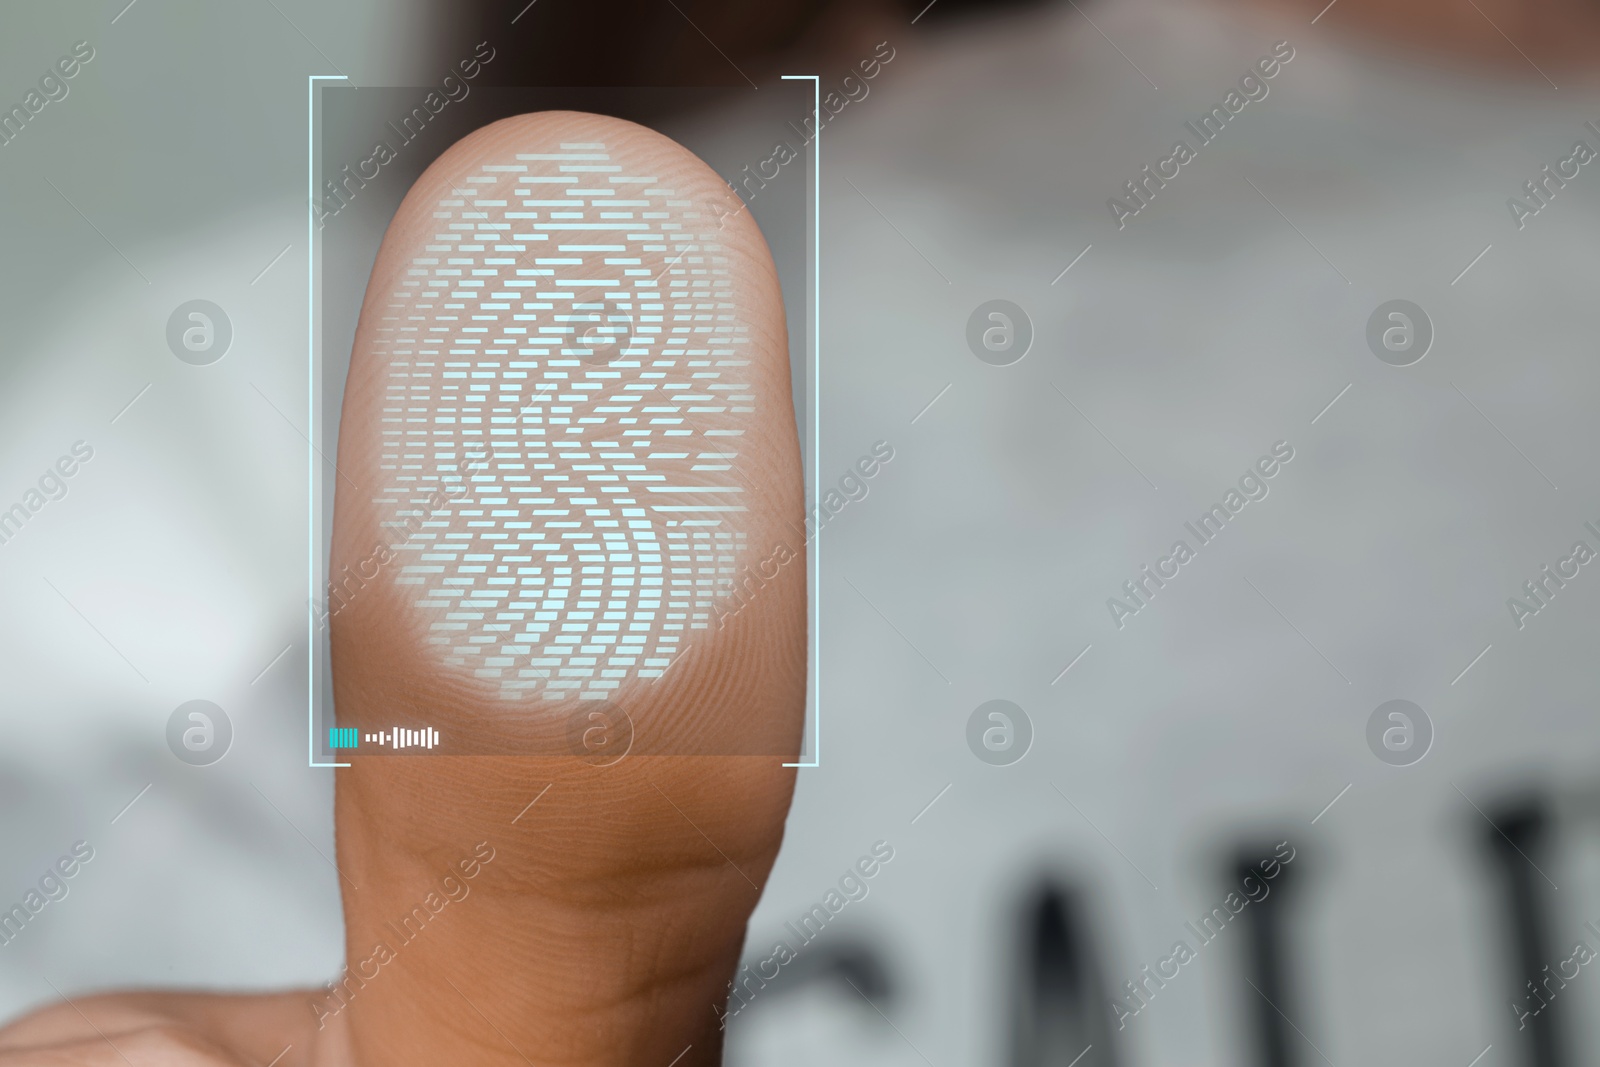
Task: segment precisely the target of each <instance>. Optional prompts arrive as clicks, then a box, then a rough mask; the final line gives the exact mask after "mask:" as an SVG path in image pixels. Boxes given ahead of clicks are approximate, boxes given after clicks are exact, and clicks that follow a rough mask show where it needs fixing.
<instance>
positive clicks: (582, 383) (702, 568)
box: [374, 142, 757, 701]
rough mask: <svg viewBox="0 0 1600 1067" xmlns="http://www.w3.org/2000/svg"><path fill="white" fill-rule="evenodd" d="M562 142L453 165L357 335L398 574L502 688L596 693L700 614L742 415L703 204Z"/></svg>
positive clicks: (714, 586)
mask: <svg viewBox="0 0 1600 1067" xmlns="http://www.w3.org/2000/svg"><path fill="white" fill-rule="evenodd" d="M558 148H559V150H557V151H547V152H539V153H517V154H515V155H510V156H509V157H507V158H502V159H499V160H495V161H491V162H486V163H484V164H483V165H482V166H480V167H479V168H478V170H477V172H476V173H470V174H464V175H461V176H459V177H456V178H454V179H452V180H448V188H447V189H446V190H445V191H444V192H443V194H442V195H441V196H440V198H439V199H438V201H437V202H436V204H435V207H434V211H433V222H434V229H433V233H432V240H431V242H429V243H427V244H426V245H425V246H424V252H423V253H422V254H420V255H417V256H414V257H413V258H412V259H411V261H410V264H409V267H408V269H407V270H406V272H405V274H404V276H403V277H402V278H401V279H400V280H399V283H398V285H399V287H398V288H396V289H395V290H393V291H392V293H391V294H390V302H389V303H388V305H387V306H386V307H385V308H384V310H383V314H382V319H381V322H380V323H379V324H378V329H377V331H376V333H375V336H374V343H375V345H376V346H377V349H376V351H377V354H378V356H379V358H380V359H383V360H386V361H387V364H388V374H389V379H388V385H387V386H386V390H385V400H384V406H383V428H382V432H383V447H382V460H381V463H382V473H383V476H384V478H383V486H382V489H381V491H380V492H378V494H377V495H376V497H375V498H374V502H375V503H376V504H377V505H378V506H379V507H380V509H381V512H380V513H381V514H384V515H386V516H389V520H388V523H387V525H388V528H389V530H390V537H389V540H390V543H391V544H392V546H393V548H394V550H395V554H396V556H397V561H396V563H395V565H394V566H395V568H396V570H395V572H394V573H395V575H396V578H395V581H396V582H397V583H398V584H399V587H400V588H401V589H402V590H405V591H406V592H407V596H408V597H411V598H413V599H412V603H413V604H414V605H415V606H416V607H417V608H418V609H421V610H423V611H425V612H426V617H427V618H428V619H429V620H430V621H429V627H430V629H429V637H428V639H429V641H430V642H431V643H432V645H433V646H434V647H435V648H436V649H437V651H438V652H439V653H440V654H441V655H442V656H443V658H444V660H445V662H447V663H449V664H451V665H454V666H460V667H464V668H468V669H470V670H471V671H472V673H473V674H475V675H476V676H477V677H478V678H480V679H483V680H484V681H485V683H486V684H488V685H491V686H493V687H495V688H496V689H497V690H498V694H499V696H500V697H502V698H504V699H506V700H512V701H516V700H539V701H550V700H579V699H604V698H607V697H609V696H611V695H613V693H614V692H615V690H617V688H618V687H619V686H620V685H621V684H622V683H623V682H624V681H626V680H629V679H645V680H649V679H653V678H657V677H659V676H660V675H661V674H662V672H663V671H664V670H665V669H666V668H667V667H668V666H669V665H670V664H671V663H672V661H673V659H674V657H675V656H677V655H678V654H679V653H680V652H681V651H683V650H685V649H687V647H688V645H689V641H690V640H691V636H692V632H693V631H696V630H707V629H709V628H710V626H711V623H712V619H713V612H712V604H713V602H714V601H715V599H716V598H717V597H718V596H719V595H725V594H726V593H727V592H729V591H730V590H731V589H732V585H733V574H734V568H735V562H736V559H737V558H738V557H739V556H740V555H741V553H742V550H743V548H744V534H743V532H742V529H740V526H741V525H742V524H740V523H739V522H738V521H737V520H736V516H737V515H738V513H741V512H743V511H745V504H744V500H743V491H742V488H741V487H740V485H739V484H738V483H737V481H736V479H735V477H734V475H733V472H734V471H735V470H736V469H737V465H738V462H739V456H740V452H739V445H740V441H741V438H742V436H743V434H744V427H746V426H748V425H750V424H751V420H752V419H753V418H754V417H755V416H756V414H757V413H756V410H755V408H754V406H753V396H752V394H751V389H750V386H749V381H748V375H747V373H746V372H747V368H748V367H749V365H750V357H749V353H748V348H747V346H748V345H749V344H750V343H751V342H750V339H749V336H748V326H747V325H746V324H745V323H744V322H742V321H741V319H740V314H739V311H738V309H737V308H735V307H734V305H733V295H732V288H731V282H730V278H729V274H728V264H727V261H726V258H725V257H724V255H723V250H722V248H721V246H720V245H719V244H718V237H717V234H718V219H717V217H716V216H715V215H714V214H713V213H712V212H711V211H710V210H708V209H706V208H705V207H704V206H703V205H701V204H699V203H696V202H691V200H690V199H688V198H686V197H681V196H679V195H678V194H677V193H676V192H675V191H674V190H673V189H671V188H667V187H664V186H663V184H662V183H661V182H660V181H659V180H658V179H657V178H656V177H655V176H653V175H650V174H638V173H632V172H631V171H630V168H629V167H628V166H626V165H624V164H623V163H620V162H616V161H614V160H613V159H612V154H611V152H610V151H608V149H607V147H606V145H605V144H603V143H598V142H573V143H562V144H560V145H559V146H558Z"/></svg>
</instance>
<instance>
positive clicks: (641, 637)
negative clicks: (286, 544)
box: [311, 112, 805, 1067]
mask: <svg viewBox="0 0 1600 1067" xmlns="http://www.w3.org/2000/svg"><path fill="white" fill-rule="evenodd" d="M741 206H742V205H741V204H740V201H739V200H738V198H737V197H735V196H734V195H733V194H732V192H731V191H730V190H729V188H728V186H727V185H726V183H724V182H723V181H722V180H721V179H720V178H718V177H717V175H716V174H715V173H713V172H712V171H711V170H710V169H709V168H707V167H706V166H705V165H704V164H703V163H701V162H700V161H699V160H698V159H696V158H695V157H694V156H692V155H691V154H690V153H689V152H687V151H686V150H684V149H683V148H681V147H680V146H678V145H677V144H675V143H673V142H672V141H669V140H668V139H666V138H664V137H662V136H660V135H658V134H655V133H653V132H651V131H649V130H646V129H644V128H643V127H639V126H636V125H633V124H631V123H627V122H623V121H620V120H617V119H612V118H606V117H601V116H595V115H586V114H579V113H574V112H549V113H541V114H533V115H522V116H518V117H516V118H511V119H506V120H504V121H501V122H497V123H495V124H493V125H491V126H488V127H485V128H484V129H481V130H479V131H477V132H476V133H474V134H472V135H471V136H469V137H467V138H465V139H464V140H462V141H460V142H459V143H457V144H456V145H455V146H453V147H452V148H451V149H450V150H449V151H447V152H446V153H445V154H444V155H443V156H442V157H440V158H439V160H437V161H436V162H435V163H434V164H433V165H432V166H431V167H430V168H429V169H428V170H427V171H426V172H425V173H424V174H423V176H422V177H421V178H420V179H419V180H418V181H417V183H416V185H415V186H413V188H412V189H411V191H410V193H409V194H408V195H407V197H406V198H405V201H404V202H403V203H402V205H401V207H400V209H399V212H398V214H397V215H396V217H395V219H394V221H393V223H392V224H391V225H390V228H389V231H388V233H387V235H386V236H385V239H384V242H383V246H382V249H381V251H380V253H379V255H378V258H377V261H376V263H375V265H374V268H373V272H372V277H371V280H370V282H369V284H368V290H367V296H366V300H365V303H364V305H363V307H362V313H361V321H360V326H359V329H358V331H357V335H356V342H355V349H354V352H353V354H352V359H351V367H350V374H349V378H348V381H347V384H346V389H345V397H344V410H343V414H342V421H341V427H340V439H339V467H340V470H341V472H342V474H343V477H341V478H340V479H339V486H338V496H337V500H336V504H335V519H334V536H333V555H332V560H331V567H330V573H331V574H332V575H334V581H333V583H332V584H333V589H332V590H331V593H332V594H333V595H332V597H331V598H330V600H331V604H332V610H333V612H334V615H333V619H332V645H333V671H334V693H335V703H336V707H337V713H338V718H339V723H340V725H341V726H342V727H345V728H353V729H354V730H355V731H356V735H357V744H356V746H355V747H354V749H351V750H348V751H342V752H341V755H342V756H343V757H345V758H347V759H348V762H350V763H351V766H350V767H349V768H348V769H345V770H341V771H339V772H338V774H339V777H338V779H337V790H336V795H337V799H336V817H337V833H338V855H339V866H340V870H341V873H342V875H343V876H344V877H343V879H342V884H343V888H344V897H345V917H346V926H347V935H346V954H347V958H346V969H345V971H344V972H342V973H341V974H340V975H339V976H338V978H337V979H336V980H335V982H333V983H332V984H331V985H330V987H329V988H328V989H327V990H326V991H325V993H324V995H322V996H319V997H318V998H316V1000H315V1001H314V1002H313V1004H312V1005H311V1010H312V1011H313V1012H315V1013H316V1015H317V1018H318V1021H319V1025H320V1026H321V1027H322V1028H323V1029H324V1031H325V1032H326V1033H328V1034H330V1035H335V1036H332V1037H330V1038H329V1040H330V1041H336V1042H338V1043H340V1044H344V1045H347V1046H348V1054H349V1055H350V1056H351V1057H352V1058H353V1059H354V1060H355V1061H356V1062H359V1063H363V1064H379V1063H381V1064H386V1065H387V1064H397V1065H404V1064H411V1063H416V1064H435V1063H441V1062H468V1061H470V1062H474V1063H484V1064H496V1063H502V1062H504V1063H508V1064H510V1063H522V1062H526V1061H528V1059H529V1057H537V1058H538V1059H539V1060H540V1061H541V1062H542V1061H556V1062H571V1063H585V1064H609V1063H618V1064H621V1063H630V1064H636V1063H641V1062H643V1063H648V1062H653V1061H655V1060H657V1059H659V1061H660V1062H661V1063H663V1064H664V1063H667V1062H668V1061H670V1060H671V1059H672V1057H673V1056H674V1055H677V1054H678V1053H679V1052H680V1051H683V1050H684V1049H685V1047H686V1046H687V1047H688V1048H689V1049H690V1052H689V1054H688V1055H686V1056H685V1057H684V1059H683V1060H682V1061H681V1063H682V1064H684V1065H685V1067H687V1065H689V1064H694V1063H715V1062H718V1057H719V1048H720V1040H719V1039H720V1033H719V1027H718V1013H719V1011H720V1010H721V1005H722V1003H723V1000H724V998H725V995H726V993H725V991H726V985H727V982H728V980H729V978H730V977H731V975H732V972H733V969H734V967H735V966H736V962H737V959H738V955H739V950H740V946H741V944H742V940H743V935H744V924H745V921H746V920H747V919H748V917H749V914H750V911H751V909H752V908H753V907H754V906H755V903H756V899H757V897H758V896H759V893H760V887H761V885H762V884H763V882H764V880H765V877H766V875H767V872H768V870H769V869H770V867H771V864H772V861H773V859H774V857H775V855H776V853H777V848H778V844H779V841H780V839H781V836H782V825H783V819H784V816H785V814H786V812H787V810H788V805H789V798H790V795H791V792H792V788H793V773H792V771H788V770H785V769H784V768H783V766H782V762H783V761H784V760H786V759H793V758H794V753H795V750H796V749H797V747H798V742H799V735H800V729H801V723H802V719H803V711H804V692H805V690H804V675H805V605H804V596H805V593H804V590H805V574H804V566H805V564H804V538H805V534H804V526H803V523H802V522H801V514H800V512H801V508H802V493H801V475H800V463H799V456H798V448H797V441H796V436H795V428H794V418H793V413H792V407H791V402H790V384H789V367H788V359H787V345H786V339H785V327H784V319H783V310H782V303H781V297H780V294H779V290H778V285H777V280H776V274H775V271H774V269H773V266H772V262H771V259H770V256H769V254H768V252H767V248H766V245H765V243H764V241H763V240H762V237H761V235H760V233H759V231H758V230H757V229H756V227H755V225H754V223H753V222H752V221H751V219H750V217H749V215H748V213H747V212H744V211H741V210H739V209H740V207H741ZM358 487H359V488H358ZM397 729H399V730H405V731H415V733H411V734H401V735H400V737H399V739H400V740H402V741H405V742H415V741H417V740H420V741H422V742H423V743H424V744H423V746H421V747H419V746H418V745H417V744H415V743H410V744H407V747H404V748H400V749H396V747H395V741H396V735H395V731H396V730H397ZM463 1046H466V1048H468V1049H469V1050H470V1054H468V1055H463V1054H462V1047H463Z"/></svg>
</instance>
